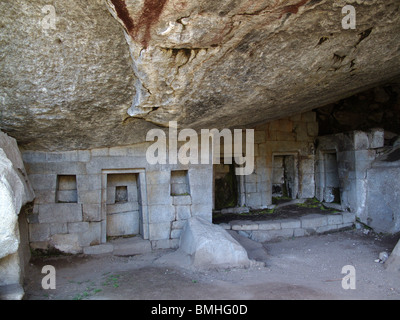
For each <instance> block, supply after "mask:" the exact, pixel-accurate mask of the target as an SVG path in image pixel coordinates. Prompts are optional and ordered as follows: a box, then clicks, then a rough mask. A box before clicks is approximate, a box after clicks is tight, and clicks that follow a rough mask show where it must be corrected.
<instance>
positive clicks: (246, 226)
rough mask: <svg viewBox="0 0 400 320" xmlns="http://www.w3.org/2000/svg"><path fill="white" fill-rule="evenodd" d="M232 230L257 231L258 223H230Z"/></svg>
mask: <svg viewBox="0 0 400 320" xmlns="http://www.w3.org/2000/svg"><path fill="white" fill-rule="evenodd" d="M230 224H231V226H232V230H235V231H240V230H242V231H248V230H258V223H255V222H253V221H239V220H238V221H232V222H231V223H230Z"/></svg>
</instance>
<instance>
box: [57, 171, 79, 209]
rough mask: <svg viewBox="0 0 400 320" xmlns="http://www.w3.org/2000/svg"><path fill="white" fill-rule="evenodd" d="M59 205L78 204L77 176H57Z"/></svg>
mask: <svg viewBox="0 0 400 320" xmlns="http://www.w3.org/2000/svg"><path fill="white" fill-rule="evenodd" d="M56 202H57V203H77V202H78V190H77V187H76V176H75V175H59V176H57V192H56Z"/></svg>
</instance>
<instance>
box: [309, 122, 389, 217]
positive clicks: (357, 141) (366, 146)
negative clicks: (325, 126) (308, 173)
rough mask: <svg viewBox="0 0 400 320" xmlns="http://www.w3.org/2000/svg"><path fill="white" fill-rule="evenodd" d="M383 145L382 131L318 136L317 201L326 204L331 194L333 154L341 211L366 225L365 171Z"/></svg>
mask: <svg viewBox="0 0 400 320" xmlns="http://www.w3.org/2000/svg"><path fill="white" fill-rule="evenodd" d="M383 146H384V131H383V130H382V129H373V130H370V131H368V132H363V131H352V132H348V133H340V134H335V135H328V136H322V137H318V140H317V152H316V172H315V177H316V198H317V199H318V200H320V201H326V202H332V201H333V199H331V201H329V198H332V197H333V196H334V194H333V193H332V192H331V191H330V190H329V189H330V188H332V185H331V183H330V182H332V180H333V179H332V176H333V172H332V171H331V170H329V172H328V171H327V168H328V167H331V168H332V166H330V165H329V163H330V162H331V161H332V159H331V157H326V155H332V154H335V155H336V161H337V179H338V180H339V190H340V202H341V206H342V209H343V210H348V211H350V212H354V213H356V216H357V217H358V218H359V219H360V221H361V222H363V223H366V224H368V217H367V212H366V201H367V183H368V178H367V170H368V169H369V168H370V167H371V164H372V162H373V161H374V160H375V158H376V156H377V152H378V151H379V150H380V148H382V147H383Z"/></svg>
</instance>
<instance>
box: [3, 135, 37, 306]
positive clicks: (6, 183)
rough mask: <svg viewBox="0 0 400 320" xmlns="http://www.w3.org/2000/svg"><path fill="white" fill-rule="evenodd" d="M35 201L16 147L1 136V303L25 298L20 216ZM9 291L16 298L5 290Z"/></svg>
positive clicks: (10, 140)
mask: <svg viewBox="0 0 400 320" xmlns="http://www.w3.org/2000/svg"><path fill="white" fill-rule="evenodd" d="M33 198H34V193H33V191H32V187H31V186H30V184H29V181H28V179H27V175H26V172H25V169H24V166H23V162H22V158H21V154H20V153H19V149H18V147H17V143H16V141H15V140H14V139H12V138H10V137H8V136H7V135H6V134H4V133H2V132H0V299H7V298H9V297H11V299H14V298H16V299H19V298H22V296H21V292H23V291H21V289H22V288H21V287H20V283H21V282H22V276H21V265H20V264H21V256H20V255H19V249H20V233H19V225H18V215H19V213H20V210H21V208H22V206H23V205H24V204H26V203H28V202H31V201H32V200H33ZM10 287H12V288H16V290H17V294H13V292H16V291H15V290H14V289H13V290H12V292H11V293H10V292H9V291H10V290H9V289H7V290H3V289H4V288H10ZM5 291H6V292H7V294H6V295H5V296H3V293H4V292H5Z"/></svg>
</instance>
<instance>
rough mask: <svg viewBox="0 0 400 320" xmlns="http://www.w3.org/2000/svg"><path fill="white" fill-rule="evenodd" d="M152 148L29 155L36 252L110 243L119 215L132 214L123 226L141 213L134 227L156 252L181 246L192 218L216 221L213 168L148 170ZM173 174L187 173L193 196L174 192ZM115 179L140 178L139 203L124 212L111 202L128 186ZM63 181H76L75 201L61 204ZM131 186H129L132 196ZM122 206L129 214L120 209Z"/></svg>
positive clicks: (26, 158) (31, 227)
mask: <svg viewBox="0 0 400 320" xmlns="http://www.w3.org/2000/svg"><path fill="white" fill-rule="evenodd" d="M149 145H150V144H147V143H146V144H140V145H133V146H128V147H115V148H102V149H92V150H85V151H68V152H30V151H26V152H24V153H23V158H24V161H25V163H26V168H27V171H28V174H29V178H30V179H31V181H32V184H33V188H34V189H35V192H36V195H37V197H36V200H35V204H34V208H33V214H32V215H31V216H30V217H29V234H30V242H31V247H32V248H33V249H39V250H49V249H57V250H60V251H62V252H68V253H80V252H83V251H84V249H85V248H88V247H94V246H98V245H102V244H105V243H107V236H108V234H107V221H108V222H110V221H111V220H110V214H115V213H118V212H125V213H127V214H126V215H125V216H126V217H127V220H124V218H123V215H121V216H120V217H119V218H121V219H122V220H121V221H119V222H116V221H114V222H115V223H119V224H123V223H124V222H129V221H131V220H132V218H133V216H132V215H133V213H132V212H137V213H138V221H136V222H135V223H137V224H139V232H140V234H141V236H142V237H143V238H144V239H147V240H150V241H151V243H152V246H153V248H174V247H177V245H178V242H179V236H180V233H181V231H182V229H183V225H184V224H185V222H186V220H187V219H189V218H190V217H193V216H201V217H203V218H205V219H207V220H209V221H211V214H212V192H211V188H210V186H211V185H212V166H211V165H196V166H193V165H180V164H178V165H149V164H148V162H147V160H146V150H147V148H148V147H149ZM173 171H180V172H184V173H185V174H186V176H187V183H188V186H187V190H188V191H189V192H185V193H183V194H175V193H174V192H173V191H172V189H171V188H172V187H174V184H172V187H171V182H172V179H171V172H173ZM110 175H122V176H123V175H134V176H135V177H136V181H135V184H134V185H135V186H136V188H137V189H136V190H135V194H136V197H137V198H136V199H135V201H134V202H127V203H121V204H118V205H119V207H120V208H119V209H118V208H116V207H115V204H112V203H110V201H111V200H110V198H114V199H115V190H114V191H112V188H113V187H114V188H116V187H117V186H119V187H124V186H122V185H123V184H124V183H123V181H122V182H120V183H117V184H115V185H111V184H110V180H109V179H107V177H109V176H110ZM60 176H75V177H76V192H77V199H76V201H71V202H60V201H57V198H56V194H57V188H59V186H58V185H57V181H59V178H60ZM121 183H122V184H121ZM120 185H121V186H120ZM132 186H133V185H132ZM132 186H127V184H125V187H127V190H128V196H129V193H130V191H129V190H130V189H129V188H131V187H132ZM122 190H123V189H122ZM112 192H114V193H112ZM130 205H131V206H134V208H130V207H129V206H130ZM123 206H125V209H124V208H121V207H123ZM127 206H128V207H129V208H128V209H127V208H126V207H127ZM111 207H112V208H111ZM111 209H112V210H111ZM130 213H132V214H130ZM107 218H109V219H107ZM131 232H133V231H131ZM128 233H129V232H128Z"/></svg>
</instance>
